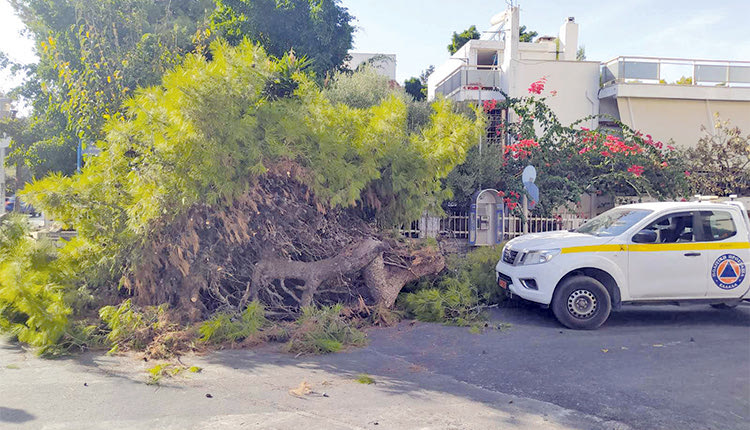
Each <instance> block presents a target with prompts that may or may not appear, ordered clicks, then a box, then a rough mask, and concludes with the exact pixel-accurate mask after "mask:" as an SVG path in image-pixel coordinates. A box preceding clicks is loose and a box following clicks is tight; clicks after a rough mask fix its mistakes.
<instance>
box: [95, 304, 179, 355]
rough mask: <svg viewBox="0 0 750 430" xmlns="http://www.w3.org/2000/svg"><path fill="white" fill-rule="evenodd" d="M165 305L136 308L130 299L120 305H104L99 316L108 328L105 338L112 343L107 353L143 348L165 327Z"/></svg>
mask: <svg viewBox="0 0 750 430" xmlns="http://www.w3.org/2000/svg"><path fill="white" fill-rule="evenodd" d="M166 308H167V306H166V305H161V306H147V307H144V308H142V309H137V308H135V307H134V306H133V304H132V303H131V301H130V299H128V300H125V301H124V302H123V303H121V304H120V306H105V307H103V308H101V309H100V310H99V317H100V318H101V319H102V321H104V323H105V324H106V325H107V328H108V329H109V333H108V334H107V336H106V338H107V341H108V342H109V343H110V344H111V345H112V348H111V349H110V350H109V353H115V352H117V351H119V350H127V349H131V348H132V349H143V348H145V347H146V346H147V345H148V344H149V343H151V341H152V340H153V339H154V337H155V336H156V335H157V334H158V333H159V332H161V331H164V330H165V329H166V326H167V325H168V323H167V322H166Z"/></svg>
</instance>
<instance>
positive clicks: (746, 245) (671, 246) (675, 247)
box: [560, 242, 750, 254]
mask: <svg viewBox="0 0 750 430" xmlns="http://www.w3.org/2000/svg"><path fill="white" fill-rule="evenodd" d="M714 249H719V250H721V249H750V242H698V243H687V242H686V243H644V244H636V245H588V246H571V247H568V248H563V249H562V250H561V251H560V253H562V254H575V253H578V252H622V251H631V252H657V251H708V250H714Z"/></svg>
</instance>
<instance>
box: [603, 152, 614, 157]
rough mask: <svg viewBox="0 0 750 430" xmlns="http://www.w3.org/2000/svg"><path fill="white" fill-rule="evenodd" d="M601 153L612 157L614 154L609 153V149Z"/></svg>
mask: <svg viewBox="0 0 750 430" xmlns="http://www.w3.org/2000/svg"><path fill="white" fill-rule="evenodd" d="M601 154H602V155H603V156H605V157H611V156H612V154H610V153H609V151H602V152H601Z"/></svg>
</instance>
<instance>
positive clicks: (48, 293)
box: [0, 214, 71, 346]
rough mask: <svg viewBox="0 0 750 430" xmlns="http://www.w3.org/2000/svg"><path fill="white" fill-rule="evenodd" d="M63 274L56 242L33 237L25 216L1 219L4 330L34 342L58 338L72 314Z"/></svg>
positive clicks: (0, 297) (0, 304) (0, 278)
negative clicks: (66, 298) (62, 277)
mask: <svg viewBox="0 0 750 430" xmlns="http://www.w3.org/2000/svg"><path fill="white" fill-rule="evenodd" d="M60 274H61V270H60V268H59V267H58V261H57V251H56V249H55V247H54V245H53V244H52V243H50V242H48V241H46V240H35V239H33V238H32V237H31V236H30V228H29V225H28V222H27V221H26V220H25V218H24V217H23V216H21V215H16V214H10V215H6V216H4V217H3V218H2V219H1V220H0V330H2V331H5V332H8V333H10V334H12V335H14V336H16V337H17V338H18V340H20V341H21V342H24V343H27V344H29V345H33V346H45V345H50V344H54V343H55V342H57V341H58V340H59V339H60V338H61V337H62V335H63V334H64V332H65V329H66V327H67V325H68V315H69V314H70V313H71V308H70V307H69V306H68V304H67V303H66V300H65V291H66V289H65V288H64V285H65V284H63V283H62V279H60V278H61V276H60Z"/></svg>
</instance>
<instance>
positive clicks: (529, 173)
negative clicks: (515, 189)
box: [521, 165, 536, 184]
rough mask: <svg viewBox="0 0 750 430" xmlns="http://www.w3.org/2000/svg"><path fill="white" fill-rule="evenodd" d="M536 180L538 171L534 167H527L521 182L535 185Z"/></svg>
mask: <svg viewBox="0 0 750 430" xmlns="http://www.w3.org/2000/svg"><path fill="white" fill-rule="evenodd" d="M535 180H536V169H535V168H534V166H532V165H528V166H526V168H525V169H523V174H522V175H521V182H523V183H524V184H525V183H527V182H531V183H534V181H535Z"/></svg>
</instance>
